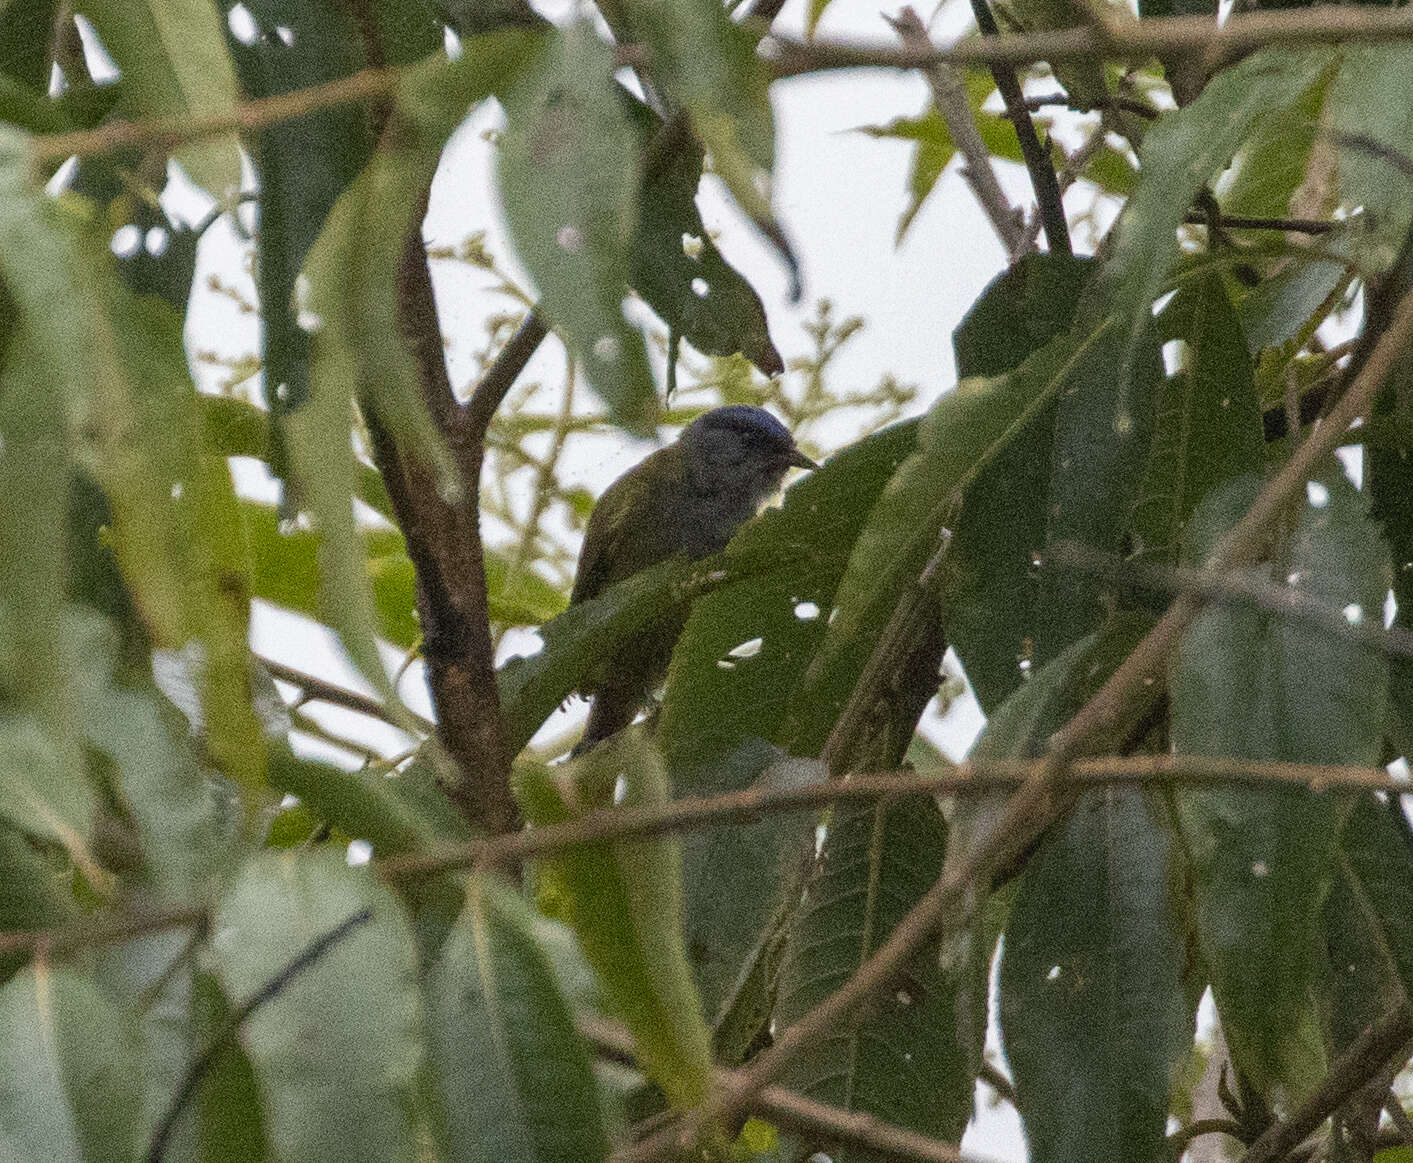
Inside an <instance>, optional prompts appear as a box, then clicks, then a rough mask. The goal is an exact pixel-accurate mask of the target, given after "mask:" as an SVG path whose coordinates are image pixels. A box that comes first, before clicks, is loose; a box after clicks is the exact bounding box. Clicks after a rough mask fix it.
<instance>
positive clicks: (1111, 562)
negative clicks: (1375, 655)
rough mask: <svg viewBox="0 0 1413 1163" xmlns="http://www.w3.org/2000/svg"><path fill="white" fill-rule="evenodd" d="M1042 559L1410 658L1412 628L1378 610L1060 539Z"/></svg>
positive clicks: (1412, 649) (1269, 583)
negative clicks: (1248, 609)
mask: <svg viewBox="0 0 1413 1163" xmlns="http://www.w3.org/2000/svg"><path fill="white" fill-rule="evenodd" d="M1044 560H1045V562H1046V563H1047V564H1054V565H1057V566H1062V567H1066V568H1070V569H1078V570H1083V571H1084V572H1086V573H1096V574H1101V575H1103V576H1105V577H1107V578H1110V579H1112V580H1113V581H1115V582H1117V583H1120V584H1126V585H1134V586H1137V587H1139V588H1140V589H1160V590H1170V591H1176V592H1178V593H1189V594H1192V595H1193V596H1195V597H1198V598H1201V599H1203V600H1204V601H1220V602H1237V603H1244V604H1247V605H1253V606H1258V607H1259V608H1261V609H1263V610H1268V611H1270V612H1271V613H1273V614H1278V615H1280V616H1282V617H1286V618H1298V619H1300V620H1301V621H1304V622H1309V623H1311V624H1312V625H1314V626H1317V627H1319V628H1320V629H1321V630H1323V631H1325V632H1326V633H1328V634H1330V635H1332V636H1333V637H1336V638H1348V639H1352V640H1353V641H1356V642H1360V643H1362V644H1364V645H1366V646H1372V647H1373V648H1374V649H1376V650H1380V651H1383V652H1384V653H1385V654H1391V655H1396V656H1398V657H1400V658H1413V630H1408V629H1406V628H1405V627H1403V626H1397V625H1394V626H1389V627H1387V628H1385V627H1384V626H1383V625H1382V624H1381V622H1380V620H1379V615H1380V611H1378V610H1363V609H1358V611H1357V614H1355V615H1354V620H1352V621H1351V615H1350V613H1349V612H1348V611H1347V610H1342V609H1339V608H1338V607H1336V606H1332V605H1330V604H1329V603H1328V602H1324V601H1321V600H1320V599H1319V598H1317V597H1315V596H1314V595H1313V594H1310V593H1307V592H1306V591H1304V590H1300V589H1296V588H1295V587H1294V586H1278V585H1275V584H1273V583H1271V582H1268V581H1264V580H1262V579H1261V578H1256V577H1249V576H1245V575H1240V574H1227V575H1225V576H1218V575H1216V574H1213V573H1211V572H1209V571H1208V570H1205V569H1191V568H1187V567H1183V566H1166V565H1158V564H1156V563H1154V562H1143V561H1126V560H1125V559H1124V558H1122V557H1119V556H1118V555H1116V554H1112V553H1105V552H1103V551H1102V550H1098V549H1092V548H1090V547H1089V546H1086V545H1080V544H1078V543H1077V542H1073V541H1061V542H1059V543H1057V544H1055V545H1053V546H1051V547H1050V549H1049V550H1047V551H1046V554H1045V558H1044Z"/></svg>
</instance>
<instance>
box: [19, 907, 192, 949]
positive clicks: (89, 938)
mask: <svg viewBox="0 0 1413 1163" xmlns="http://www.w3.org/2000/svg"><path fill="white" fill-rule="evenodd" d="M204 924H206V910H205V909H200V908H193V907H191V906H182V907H180V908H170V909H153V910H151V911H150V912H133V913H126V914H120V915H117V916H110V917H95V918H89V919H86V920H84V921H79V922H74V923H72V924H68V925H64V926H62V927H61V928H57V929H13V930H10V931H9V932H0V957H11V956H13V955H14V954H16V953H28V954H31V955H33V954H35V953H36V952H37V951H39V950H41V949H43V950H44V951H45V952H46V953H47V954H48V955H49V956H51V957H62V956H64V955H66V954H68V953H72V952H74V951H76V950H78V949H92V948H94V947H95V946H97V945H118V944H121V943H122V942H124V941H131V940H133V939H134V938H137V937H144V936H146V935H147V934H148V933H160V932H162V931H163V930H165V929H180V928H183V927H184V926H187V925H194V926H198V927H200V926H202V925H204Z"/></svg>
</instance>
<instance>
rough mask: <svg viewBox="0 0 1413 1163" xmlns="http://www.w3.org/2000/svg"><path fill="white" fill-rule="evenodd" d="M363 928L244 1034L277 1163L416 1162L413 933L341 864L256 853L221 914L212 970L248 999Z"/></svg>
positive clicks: (359, 875) (261, 1011) (362, 875)
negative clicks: (328, 941) (337, 936)
mask: <svg viewBox="0 0 1413 1163" xmlns="http://www.w3.org/2000/svg"><path fill="white" fill-rule="evenodd" d="M364 909H367V910H370V911H371V912H372V919H371V921H369V922H367V923H366V924H363V925H361V926H360V927H359V928H357V929H356V930H355V931H354V932H353V933H352V934H351V935H350V936H348V937H346V938H345V939H344V940H342V941H340V942H339V943H337V944H336V945H334V946H333V947H332V948H330V949H329V950H328V951H327V952H326V953H324V955H323V956H322V957H320V958H319V959H318V960H317V961H315V962H314V963H313V964H312V965H309V966H307V967H305V968H303V969H302V970H301V971H300V972H299V973H298V974H296V975H295V976H294V977H293V978H292V980H290V981H289V982H288V984H286V985H285V986H284V988H283V989H282V990H281V991H280V992H279V993H278V994H277V995H276V996H275V997H274V998H272V999H271V1000H270V1001H268V1002H266V1003H265V1004H263V1005H261V1006H259V1007H257V1008H256V1010H255V1011H254V1012H253V1013H252V1014H251V1015H250V1016H249V1017H248V1018H247V1019H246V1021H245V1024H244V1025H243V1026H242V1027H241V1043H242V1045H243V1046H244V1047H245V1050H246V1053H247V1054H248V1055H249V1056H250V1061H251V1064H252V1065H253V1066H254V1068H255V1076H256V1080H257V1082H258V1083H259V1086H260V1092H261V1094H262V1096H263V1099H264V1109H265V1115H266V1119H267V1123H266V1129H267V1132H268V1134H269V1138H270V1143H271V1146H272V1147H273V1148H274V1150H275V1152H276V1153H277V1154H278V1156H279V1158H280V1159H282V1160H289V1161H290V1163H297V1161H300V1160H323V1159H330V1158H338V1159H348V1160H359V1159H367V1160H411V1159H414V1158H415V1157H416V1156H417V1150H416V1143H415V1136H414V1133H413V1126H412V1110H413V1102H414V1085H415V1081H416V1077H417V1074H418V1072H419V1070H420V1069H421V1068H422V1059H423V1051H422V1030H421V1004H420V1001H419V996H418V990H417V958H416V953H415V949H414V946H413V942H412V933H411V931H410V929H409V927H408V924H407V920H406V918H405V916H404V915H403V911H402V908H401V906H400V905H399V904H398V901H397V898H396V897H394V896H393V895H392V893H391V892H390V891H389V890H388V889H386V888H384V887H383V886H382V885H381V884H379V883H378V881H377V879H376V877H375V875H374V874H373V872H372V870H370V869H366V868H362V869H354V868H349V867H348V866H347V865H346V864H345V863H344V860H343V857H342V854H341V853H335V852H330V851H317V852H306V853H298V854H294V853H289V854H279V853H274V852H262V853H258V854H256V855H255V856H253V857H251V858H250V859H249V860H247V861H246V863H245V865H244V866H243V867H242V868H241V870H240V872H239V874H238V875H237V876H236V878H235V880H234V882H233V883H232V885H231V887H230V889H229V891H228V892H227V893H226V895H225V898H224V899H223V900H222V901H221V903H220V906H219V908H218V910H217V914H216V918H215V922H214V926H213V931H214V932H215V934H216V935H217V936H216V939H215V941H214V942H213V945H214V952H215V955H216V968H217V972H218V973H219V975H220V977H221V981H222V984H223V985H224V987H225V991H226V994H227V996H228V997H230V998H231V999H232V1001H233V1002H234V1003H239V1002H243V1001H245V1000H246V999H247V998H249V997H252V996H253V995H254V994H255V993H256V992H257V991H259V990H260V989H262V988H264V987H265V986H267V985H268V984H269V983H270V982H271V980H273V979H274V978H275V977H276V976H277V975H278V974H280V973H281V972H283V971H284V970H285V968H286V967H287V966H288V965H289V964H290V962H291V961H293V960H294V958H296V957H297V956H299V955H300V954H301V953H302V952H304V951H305V950H306V949H308V948H309V946H310V945H311V944H312V943H313V942H314V941H316V940H318V939H319V938H320V937H322V936H324V935H325V934H327V933H328V932H330V931H331V930H333V929H334V928H335V927H337V926H338V925H340V924H342V923H343V922H345V921H347V920H348V919H349V918H350V917H352V916H354V915H356V914H357V913H359V912H360V911H362V910H364Z"/></svg>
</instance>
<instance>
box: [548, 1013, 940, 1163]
mask: <svg viewBox="0 0 1413 1163" xmlns="http://www.w3.org/2000/svg"><path fill="white" fill-rule="evenodd" d="M575 1025H576V1026H577V1027H578V1030H579V1033H580V1034H581V1035H582V1036H583V1037H584V1038H585V1040H586V1041H588V1042H590V1043H591V1044H592V1045H593V1046H594V1048H595V1049H596V1050H598V1051H599V1052H600V1053H601V1054H605V1055H607V1056H608V1057H611V1058H613V1059H615V1060H618V1061H624V1062H629V1063H632V1062H633V1061H634V1060H635V1046H634V1042H633V1036H632V1034H630V1033H629V1032H628V1031H627V1030H626V1029H624V1028H623V1027H622V1026H619V1025H617V1024H616V1023H613V1022H607V1021H604V1020H603V1019H602V1018H598V1017H595V1016H593V1015H589V1014H583V1015H580V1016H579V1017H578V1018H577V1019H576V1021H575ZM735 1073H736V1072H735V1071H733V1070H726V1069H721V1068H718V1069H717V1070H716V1071H715V1074H716V1078H717V1081H718V1083H720V1084H721V1085H726V1086H729V1085H731V1082H732V1079H733V1078H734V1076H735ZM750 1109H751V1110H752V1111H753V1112H754V1113H756V1114H759V1115H762V1116H764V1117H765V1118H767V1119H769V1120H770V1121H771V1122H772V1123H774V1124H775V1125H776V1126H779V1127H781V1128H783V1129H785V1130H788V1131H795V1132H798V1133H801V1134H806V1135H809V1136H810V1138H811V1139H812V1140H816V1141H819V1142H821V1143H824V1144H826V1145H829V1146H836V1147H859V1148H863V1150H865V1151H866V1152H867V1153H868V1155H869V1157H870V1158H875V1157H877V1158H884V1159H898V1160H907V1161H910V1163H911V1161H916V1163H967V1157H966V1156H964V1155H963V1154H962V1153H961V1151H960V1150H958V1149H957V1148H956V1147H955V1146H953V1145H952V1144H951V1143H944V1142H942V1141H941V1140H940V1139H933V1138H930V1137H929V1136H927V1135H921V1134H918V1132H916V1131H910V1130H908V1129H907V1128H906V1127H898V1126H894V1125H893V1124H891V1123H886V1122H884V1121H883V1120H882V1119H878V1118H875V1117H874V1116H872V1115H870V1114H865V1113H863V1112H860V1111H851V1110H845V1109H844V1108H842V1107H837V1106H831V1105H829V1104H828V1103H823V1102H818V1101H816V1100H815V1099H812V1098H809V1097H807V1096H806V1095H803V1094H800V1093H799V1092H798V1091H794V1090H787V1089H786V1088H785V1087H783V1086H767V1087H766V1088H765V1089H764V1090H762V1091H761V1092H760V1093H759V1094H757V1095H754V1096H753V1097H752V1100H751V1103H750ZM667 1130H668V1131H669V1133H670V1131H671V1128H670V1127H668V1128H667Z"/></svg>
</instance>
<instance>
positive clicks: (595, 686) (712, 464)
mask: <svg viewBox="0 0 1413 1163" xmlns="http://www.w3.org/2000/svg"><path fill="white" fill-rule="evenodd" d="M791 467H795V468H810V469H812V468H818V467H819V466H818V465H816V464H815V462H814V461H812V460H811V459H810V458H809V457H807V456H806V455H805V454H804V453H803V452H801V451H800V450H799V449H798V448H796V447H795V440H794V438H793V437H792V436H791V435H790V431H789V429H787V428H786V427H785V425H783V424H781V423H780V421H779V420H777V419H776V418H775V417H774V416H772V415H771V414H770V413H769V412H767V411H765V410H764V409H763V408H753V407H751V406H749V405H747V404H728V405H727V406H725V407H723V408H714V409H712V410H711V411H710V412H707V413H705V414H704V415H701V416H698V417H697V418H696V419H695V420H693V421H692V423H690V424H689V425H687V427H686V428H685V429H683V431H682V435H681V436H679V437H678V438H677V440H676V442H675V443H673V444H669V445H668V446H667V447H666V448H662V449H659V450H658V451H657V452H654V453H653V454H652V455H651V456H649V457H648V458H647V459H646V460H644V461H643V462H642V463H641V464H638V465H636V466H635V467H633V468H631V469H629V470H628V471H627V472H626V473H624V474H623V475H622V476H621V477H619V478H618V479H617V480H616V481H614V482H613V484H611V485H609V487H608V489H607V491H606V492H605V493H604V494H603V496H602V497H600V498H599V501H598V504H597V505H595V506H594V511H593V513H592V514H590V516H589V527H588V529H587V530H586V532H585V534H584V546H583V548H582V549H581V550H580V552H579V567H578V570H577V572H576V573H575V577H574V592H573V593H572V594H571V595H570V597H569V604H570V605H571V606H572V605H574V604H575V603H577V602H586V601H588V600H589V599H590V598H593V597H596V596H597V595H598V594H599V593H601V592H602V591H603V590H604V589H606V588H607V587H608V586H610V585H612V584H613V583H614V582H617V581H622V580H623V579H624V578H626V577H631V576H632V575H633V574H635V573H637V572H638V571H639V570H642V569H646V568H647V567H648V566H650V565H655V564H656V563H657V562H659V561H665V560H666V559H667V558H669V557H672V556H674V555H675V554H678V553H685V554H686V555H687V557H688V558H689V559H692V560H696V559H697V558H701V557H706V556H708V555H710V554H713V553H717V552H720V551H721V550H722V549H724V548H725V547H726V543H727V542H728V541H730V540H731V535H732V534H733V533H735V532H736V530H737V529H738V528H739V527H740V526H741V524H742V523H744V522H745V521H747V520H749V519H750V518H751V517H754V516H755V514H756V511H757V510H758V509H759V508H760V507H761V505H762V504H763V503H764V502H765V500H766V499H767V498H768V497H769V496H770V495H771V494H772V493H774V492H775V491H776V490H777V489H778V488H779V487H780V482H781V481H782V480H783V479H784V478H785V473H786V472H787V471H788V470H789V469H790V468H791ZM685 621H686V612H685V611H681V610H679V611H674V612H673V613H671V614H669V615H666V616H665V617H663V618H662V619H660V620H658V621H656V622H654V623H652V624H651V625H649V626H647V627H645V628H644V629H643V630H642V631H641V632H640V633H639V635H638V636H637V637H636V638H635V639H634V640H633V641H632V642H631V643H629V644H628V645H627V646H625V647H624V648H623V649H621V650H619V651H618V652H617V654H616V655H615V656H614V657H613V658H612V659H609V660H607V662H606V663H605V665H604V666H603V667H602V668H601V669H600V671H599V672H598V673H597V674H595V675H594V676H593V677H592V679H591V680H590V681H588V682H586V683H585V684H584V688H583V691H582V693H583V694H585V695H587V696H589V697H591V698H592V699H593V709H592V710H591V711H590V712H589V722H588V725H587V726H586V727H585V728H584V737H583V739H582V740H581V741H580V743H579V745H578V747H576V748H575V753H576V754H577V753H580V752H583V751H586V750H588V749H589V748H590V747H592V746H593V745H594V744H595V743H597V742H599V741H600V740H601V739H607V738H608V737H609V736H610V735H612V734H614V733H615V732H617V731H620V730H622V729H623V728H624V727H626V726H628V724H629V723H631V722H632V721H633V717H634V716H635V715H636V714H637V713H638V711H639V710H640V709H641V708H642V707H643V705H644V704H645V703H646V702H647V701H648V699H649V697H650V696H651V694H652V690H653V688H654V687H655V686H656V685H657V684H658V683H659V682H661V681H662V678H663V676H664V675H665V674H666V673H667V664H668V661H669V660H670V659H671V657H672V648H673V646H674V645H676V642H677V638H678V636H679V635H680V634H681V633H682V627H683V626H684V624H685Z"/></svg>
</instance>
